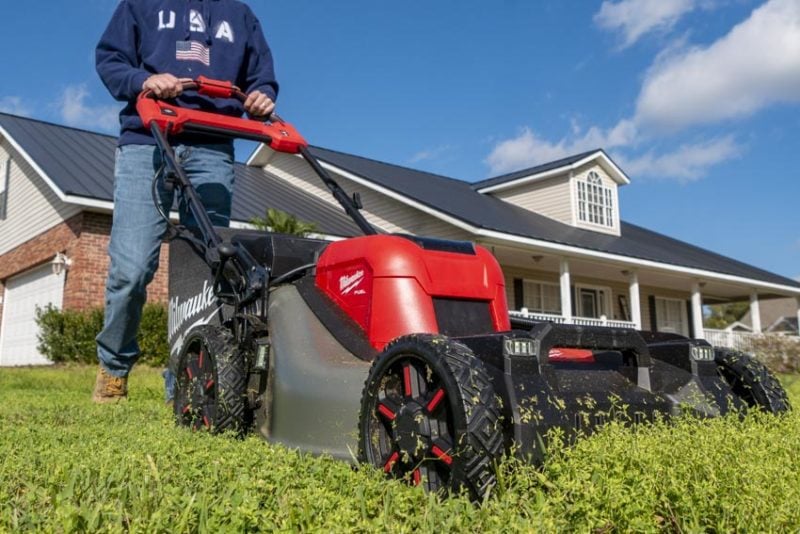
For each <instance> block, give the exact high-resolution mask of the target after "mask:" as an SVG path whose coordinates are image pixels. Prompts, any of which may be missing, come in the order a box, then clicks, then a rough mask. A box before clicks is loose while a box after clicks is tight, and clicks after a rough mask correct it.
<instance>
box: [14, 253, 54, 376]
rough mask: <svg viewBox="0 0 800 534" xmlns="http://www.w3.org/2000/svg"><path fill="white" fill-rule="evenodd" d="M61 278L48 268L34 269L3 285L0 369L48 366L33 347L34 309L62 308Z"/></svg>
mask: <svg viewBox="0 0 800 534" xmlns="http://www.w3.org/2000/svg"><path fill="white" fill-rule="evenodd" d="M63 296H64V274H63V273H62V274H58V275H56V274H53V271H52V268H51V267H50V264H49V263H47V264H45V265H43V266H42V267H37V268H36V269H32V270H30V271H27V272H25V273H23V274H21V275H18V276H15V277H14V278H9V279H8V280H7V281H6V291H5V297H4V299H3V323H2V325H1V326H0V365H4V366H8V365H41V364H47V363H51V362H50V361H49V360H47V359H46V358H45V357H44V356H42V355H41V354H40V353H39V351H38V350H36V345H37V343H38V340H37V339H36V335H37V334H38V332H39V327H38V326H36V307H37V306H38V307H42V308H43V307H45V306H47V305H48V304H51V305H53V306H54V307H56V308H59V309H60V308H61V302H62V298H63Z"/></svg>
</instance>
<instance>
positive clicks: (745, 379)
mask: <svg viewBox="0 0 800 534" xmlns="http://www.w3.org/2000/svg"><path fill="white" fill-rule="evenodd" d="M714 352H715V357H714V359H715V361H716V363H717V367H718V368H719V370H720V372H721V373H722V375H723V377H725V379H726V380H727V382H728V383H729V384H730V385H731V388H732V389H733V391H734V393H735V394H736V395H738V396H739V397H741V398H742V399H743V400H744V401H745V402H746V403H747V404H748V405H749V406H750V407H757V408H760V409H762V410H764V411H766V412H769V413H773V414H778V413H783V412H786V411H788V410H790V409H791V405H790V404H789V397H788V396H787V395H786V390H785V389H783V386H782V385H781V383H780V382H779V381H778V379H777V378H775V376H774V375H773V374H772V373H771V372H770V371H769V369H768V368H767V366H766V365H764V364H763V363H761V362H760V361H758V360H757V359H756V358H755V357H753V356H752V355H750V354H747V353H745V352H741V351H737V350H732V349H723V348H716V349H715V351H714Z"/></svg>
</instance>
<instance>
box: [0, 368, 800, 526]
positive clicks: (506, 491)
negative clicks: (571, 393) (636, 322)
mask: <svg viewBox="0 0 800 534" xmlns="http://www.w3.org/2000/svg"><path fill="white" fill-rule="evenodd" d="M93 381H94V368H89V367H57V368H41V369H0V531H57V532H72V531H93V532H94V531H109V532H120V531H131V532H189V531H210V532H228V531H235V532H240V531H262V530H264V531H273V530H277V531H297V530H315V531H316V530H323V531H343V530H348V531H353V530H355V531H365V530H366V531H386V530H388V531H392V532H412V531H413V532H416V531H422V532H447V531H457V532H462V531H466V532H484V531H504V532H509V531H510V532H513V531H528V532H529V531H539V530H542V531H563V530H570V531H571V530H577V531H592V530H597V531H613V530H620V531H631V530H636V531H659V530H671V531H700V530H714V531H785V530H792V531H796V530H798V529H799V528H800V454H798V451H800V411H798V412H793V413H791V414H789V415H787V416H784V417H770V416H764V415H760V414H753V415H751V416H748V417H747V418H745V419H744V420H740V419H739V418H737V417H728V418H722V419H717V420H710V421H697V420H691V419H684V420H679V421H677V422H675V423H673V424H656V425H653V426H648V427H640V428H638V429H629V428H623V427H621V426H619V425H616V424H613V423H612V424H609V425H607V427H606V428H605V429H604V430H603V431H601V432H600V433H598V434H596V435H594V436H593V437H591V438H589V439H585V440H582V441H580V442H579V443H578V444H577V445H576V446H574V447H570V448H566V447H565V448H560V449H557V450H554V451H553V452H552V453H551V454H550V456H549V459H548V461H547V463H546V465H544V466H543V467H541V468H539V469H534V468H532V467H530V466H525V465H512V464H513V462H508V463H506V464H505V465H504V466H503V467H502V469H501V472H500V477H499V479H500V483H499V485H498V488H497V489H496V491H495V492H494V495H493V496H492V497H491V498H490V499H489V500H488V501H487V502H485V503H483V504H482V505H480V506H474V505H472V504H470V503H469V502H468V501H467V500H466V499H464V498H451V499H440V498H438V497H436V496H433V495H426V494H424V493H423V492H422V491H420V490H418V489H417V488H412V487H407V486H405V485H403V484H400V483H398V482H393V481H387V480H385V479H384V478H383V477H382V476H381V475H380V474H379V473H376V472H375V471H374V470H371V469H361V470H354V469H353V468H351V467H350V466H349V465H347V464H344V463H341V462H337V461H334V460H331V459H328V458H315V457H311V456H308V455H304V454H299V453H297V452H294V451H290V450H287V449H285V448H282V447H278V446H272V445H268V444H266V443H264V442H263V441H261V440H260V439H259V438H258V437H255V436H253V437H249V438H247V439H245V440H236V439H232V438H228V437H212V436H207V435H204V434H197V433H191V432H189V431H186V430H184V429H179V428H176V427H175V426H174V424H173V423H172V420H171V416H170V414H169V413H168V411H167V410H166V408H165V407H164V405H163V403H162V400H161V395H162V384H161V377H160V375H159V373H158V371H156V370H153V369H147V368H137V369H136V371H135V372H134V374H133V375H132V377H131V384H130V387H131V399H130V401H129V402H127V403H123V404H119V405H112V406H94V405H92V404H91V403H90V402H89V397H90V393H91V387H92V385H93ZM786 383H787V385H788V388H789V390H790V396H791V397H792V400H793V402H794V405H795V406H798V407H800V379H797V378H796V377H790V378H788V379H787V380H786Z"/></svg>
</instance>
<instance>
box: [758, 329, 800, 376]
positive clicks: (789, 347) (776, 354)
mask: <svg viewBox="0 0 800 534" xmlns="http://www.w3.org/2000/svg"><path fill="white" fill-rule="evenodd" d="M750 350H751V351H752V352H753V353H754V354H755V355H756V357H758V359H759V360H761V361H762V362H764V365H766V366H767V367H769V368H770V369H771V370H772V371H774V372H776V373H800V339H798V338H797V337H789V336H781V335H774V334H768V335H765V336H760V337H756V338H754V339H753V340H752V342H751V348H750Z"/></svg>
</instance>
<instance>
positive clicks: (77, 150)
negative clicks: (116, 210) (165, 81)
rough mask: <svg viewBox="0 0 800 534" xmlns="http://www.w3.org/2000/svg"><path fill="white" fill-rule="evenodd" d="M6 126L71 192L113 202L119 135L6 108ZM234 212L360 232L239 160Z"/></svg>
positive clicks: (1, 118)
mask: <svg viewBox="0 0 800 534" xmlns="http://www.w3.org/2000/svg"><path fill="white" fill-rule="evenodd" d="M0 126H2V127H3V128H4V129H5V130H6V131H7V132H8V134H9V135H10V136H11V137H12V138H13V139H14V141H15V142H17V143H18V144H19V145H20V147H22V149H23V150H24V151H25V152H26V153H27V154H28V155H29V156H30V157H31V159H33V161H35V162H36V164H37V165H38V166H39V167H40V168H41V169H42V171H43V172H44V173H45V174H46V175H47V176H48V177H49V178H50V179H51V180H52V181H53V182H54V183H55V185H56V187H58V188H59V189H60V190H61V191H62V192H63V193H64V194H65V195H71V196H75V197H82V198H87V199H93V200H101V201H107V202H112V201H113V196H114V189H113V188H114V153H115V150H116V146H117V139H116V137H114V136H110V135H102V134H98V133H94V132H88V131H86V130H79V129H76V128H69V127H66V126H59V125H56V124H51V123H47V122H42V121H37V120H33V119H27V118H22V117H17V116H14V115H8V114H5V113H0ZM235 172H236V189H235V192H234V195H233V206H232V218H233V219H234V220H236V221H241V222H247V221H249V220H250V219H251V218H253V217H264V216H265V212H266V209H267V208H268V207H270V208H277V209H279V210H282V211H285V212H287V213H290V214H292V215H294V216H295V217H297V218H298V219H301V220H304V221H310V222H314V223H316V225H317V227H318V228H319V230H320V231H321V232H323V233H327V234H330V235H337V236H348V235H355V234H358V233H359V230H358V227H357V226H355V224H353V222H352V221H351V220H350V218H349V217H347V215H345V214H344V213H343V212H342V211H341V210H340V209H337V208H335V207H333V206H331V205H329V204H327V203H325V202H323V201H322V200H320V199H319V198H317V197H315V196H313V195H311V194H309V193H305V192H303V191H301V190H299V189H297V188H294V187H292V186H290V185H289V184H287V183H286V182H285V181H283V180H280V179H278V178H275V177H272V176H269V175H268V174H267V173H265V172H264V171H263V170H262V169H257V168H252V167H247V166H246V165H244V164H241V163H237V164H236V166H235Z"/></svg>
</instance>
